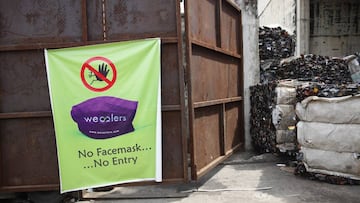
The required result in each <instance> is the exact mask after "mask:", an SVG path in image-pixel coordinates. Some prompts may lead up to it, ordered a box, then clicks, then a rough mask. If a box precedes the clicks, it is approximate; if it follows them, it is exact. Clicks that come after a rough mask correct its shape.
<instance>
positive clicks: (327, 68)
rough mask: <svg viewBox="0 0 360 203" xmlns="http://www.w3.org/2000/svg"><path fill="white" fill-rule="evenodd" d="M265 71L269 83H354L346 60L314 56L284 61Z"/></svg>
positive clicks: (291, 58)
mask: <svg viewBox="0 0 360 203" xmlns="http://www.w3.org/2000/svg"><path fill="white" fill-rule="evenodd" d="M264 71H265V72H264V75H266V77H267V80H269V81H273V80H283V79H297V80H301V81H310V82H317V83H322V84H337V85H341V84H351V83H353V81H352V79H351V74H350V71H349V69H348V66H347V63H346V61H345V60H343V59H341V58H330V57H327V56H319V55H313V54H309V55H303V56H300V57H290V58H288V59H284V60H282V61H281V62H280V64H279V65H278V66H269V67H267V69H266V70H264Z"/></svg>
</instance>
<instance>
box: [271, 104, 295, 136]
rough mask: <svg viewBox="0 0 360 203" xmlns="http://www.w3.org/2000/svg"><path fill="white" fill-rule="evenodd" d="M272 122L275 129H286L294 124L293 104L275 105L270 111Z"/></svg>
mask: <svg viewBox="0 0 360 203" xmlns="http://www.w3.org/2000/svg"><path fill="white" fill-rule="evenodd" d="M272 122H273V124H274V126H275V128H276V130H288V129H289V127H293V126H295V125H296V122H297V121H296V115H295V109H294V106H293V105H284V104H280V105H276V106H275V108H274V109H273V111H272Z"/></svg>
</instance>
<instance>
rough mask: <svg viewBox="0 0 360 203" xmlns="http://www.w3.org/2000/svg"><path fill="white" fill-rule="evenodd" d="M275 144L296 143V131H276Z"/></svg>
mask: <svg viewBox="0 0 360 203" xmlns="http://www.w3.org/2000/svg"><path fill="white" fill-rule="evenodd" d="M276 143H277V144H283V143H296V130H295V129H289V130H276Z"/></svg>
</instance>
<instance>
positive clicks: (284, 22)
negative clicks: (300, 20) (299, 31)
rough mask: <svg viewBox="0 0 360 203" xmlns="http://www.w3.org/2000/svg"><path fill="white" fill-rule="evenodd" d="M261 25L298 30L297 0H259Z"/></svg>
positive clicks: (291, 32)
mask: <svg viewBox="0 0 360 203" xmlns="http://www.w3.org/2000/svg"><path fill="white" fill-rule="evenodd" d="M258 16H259V25H260V26H268V27H277V26H280V27H282V28H283V29H285V30H286V31H288V32H289V34H294V33H295V30H296V0H258Z"/></svg>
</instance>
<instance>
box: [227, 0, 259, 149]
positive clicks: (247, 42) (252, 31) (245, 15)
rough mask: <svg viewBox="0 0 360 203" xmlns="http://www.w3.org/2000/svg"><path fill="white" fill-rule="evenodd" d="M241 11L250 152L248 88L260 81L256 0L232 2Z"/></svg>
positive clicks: (247, 144) (247, 133) (247, 130)
mask: <svg viewBox="0 0 360 203" xmlns="http://www.w3.org/2000/svg"><path fill="white" fill-rule="evenodd" d="M233 2H235V3H236V4H237V5H238V6H239V7H240V9H241V11H242V23H243V26H242V28H243V50H244V53H243V59H244V89H245V90H244V112H245V149H246V150H251V149H252V144H251V136H250V89H249V87H250V86H253V85H256V84H257V83H259V80H260V68H259V45H258V44H259V35H258V27H259V22H258V19H257V5H256V0H233Z"/></svg>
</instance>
